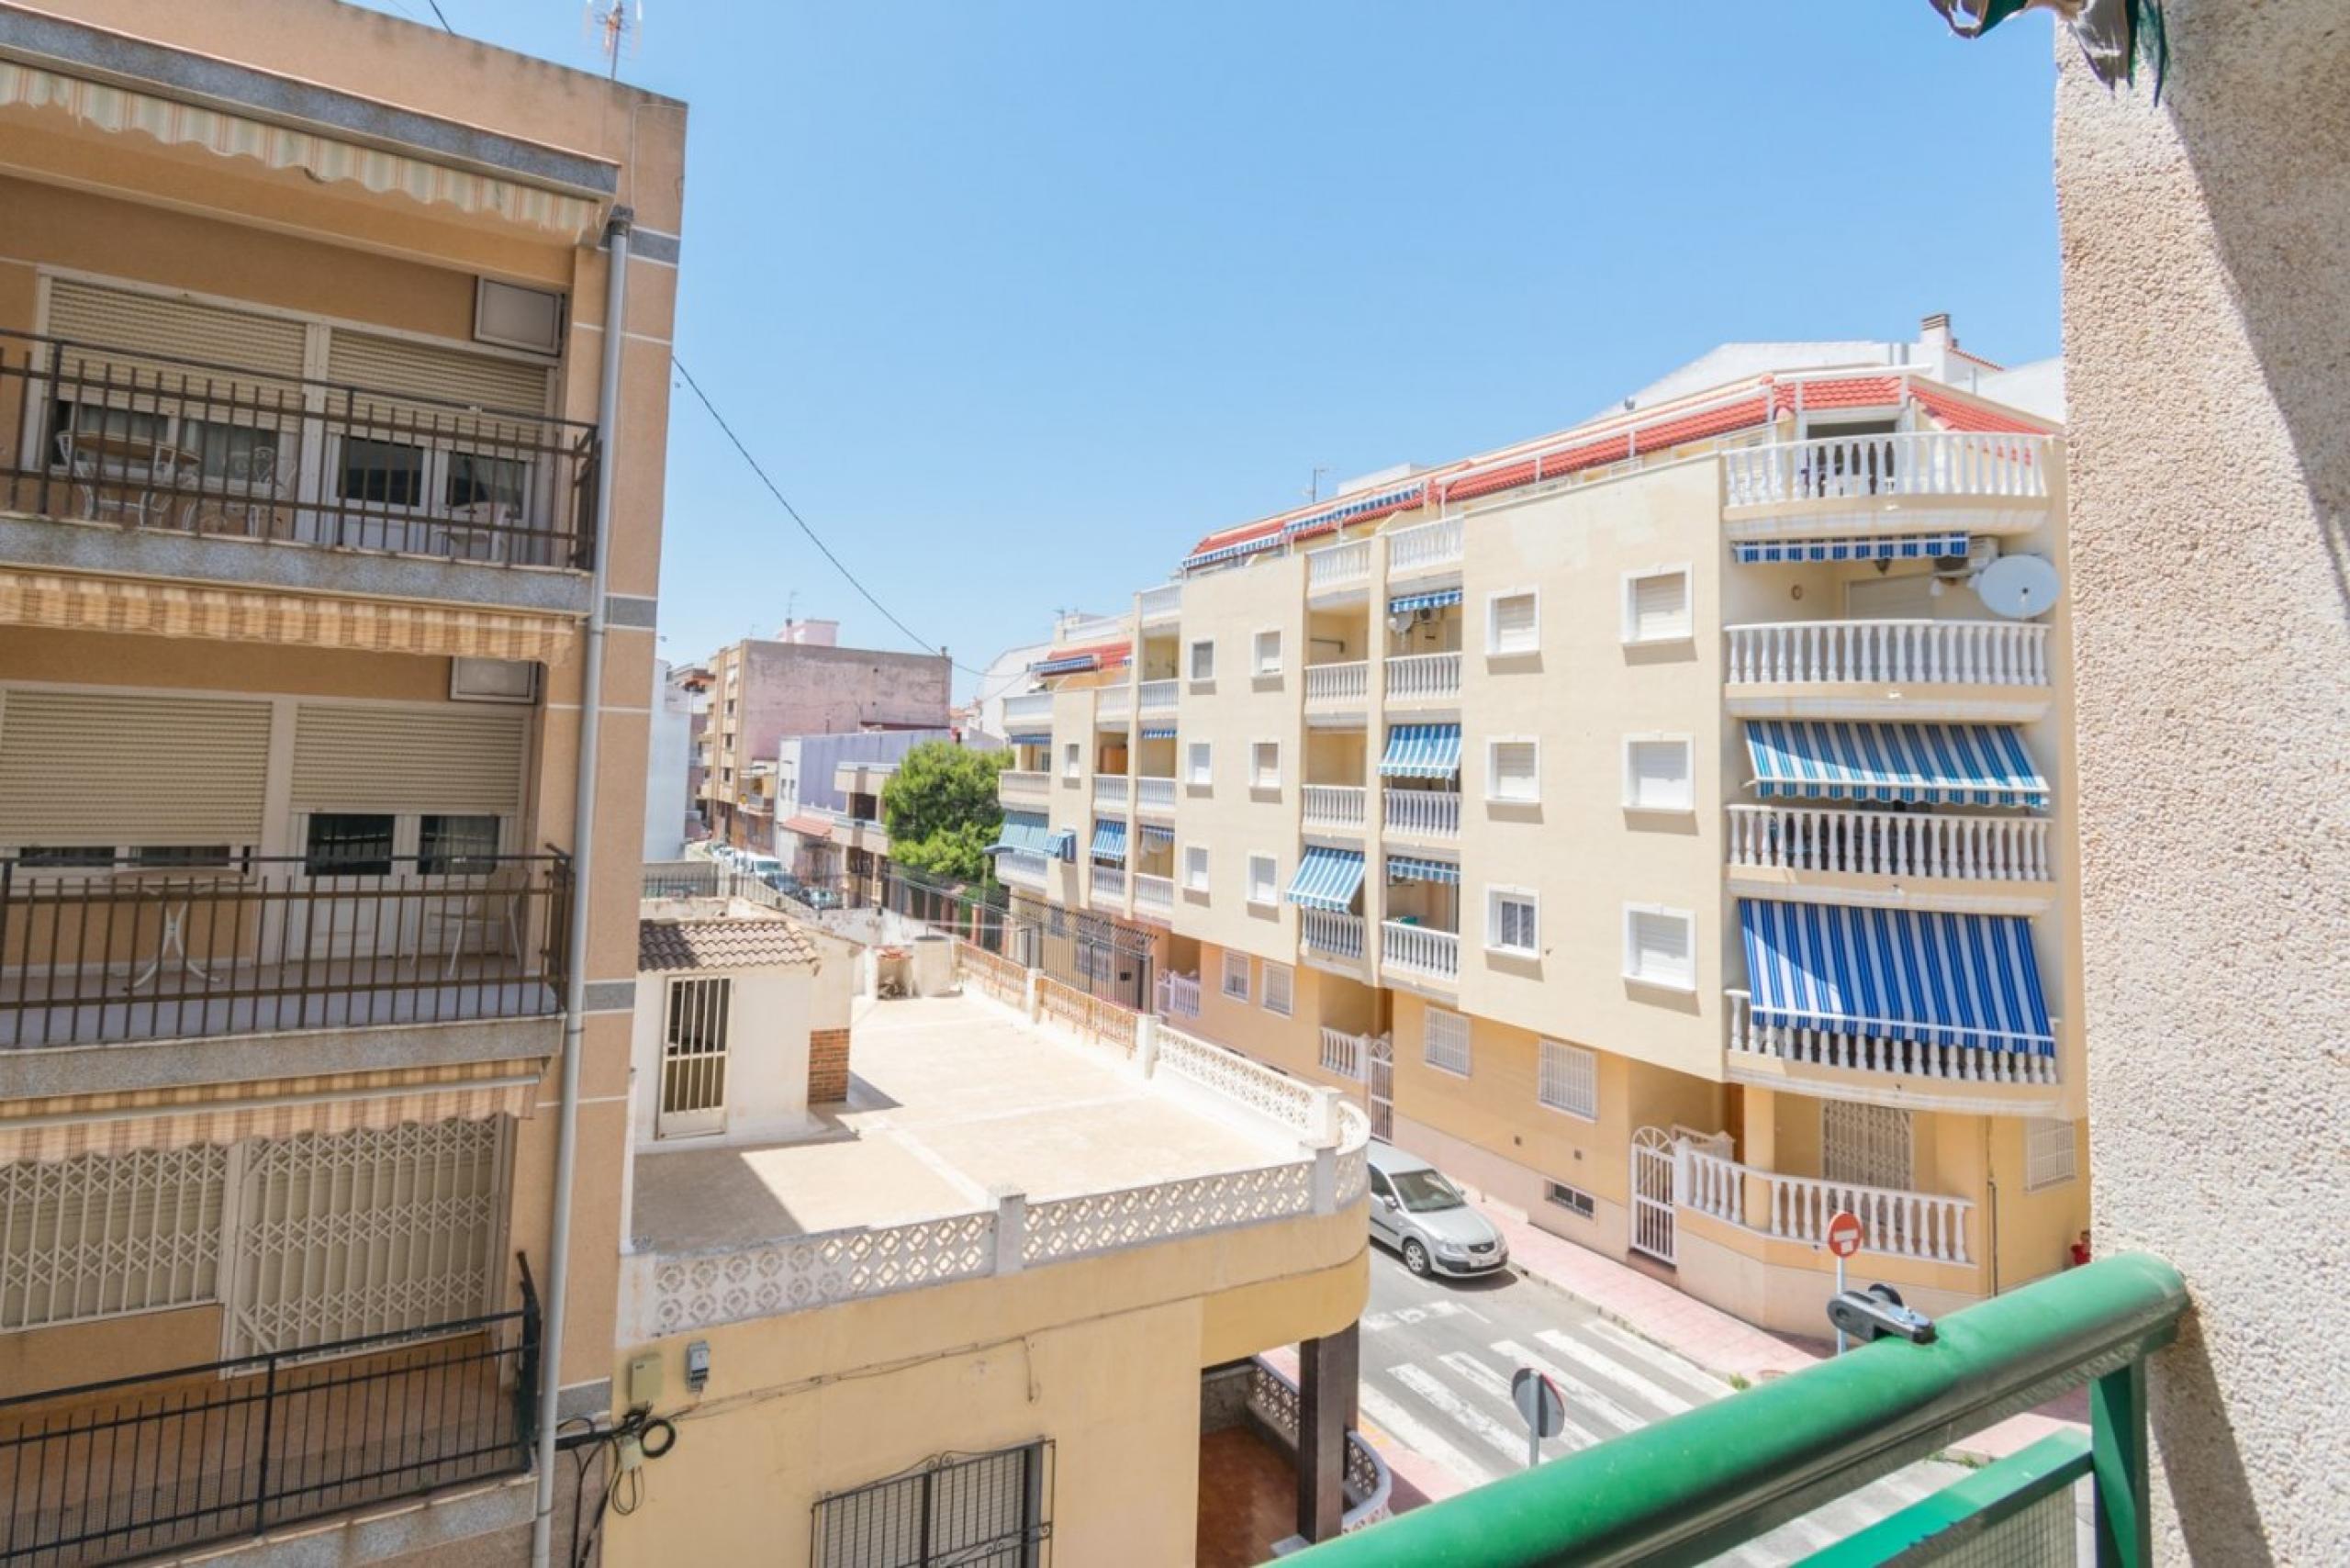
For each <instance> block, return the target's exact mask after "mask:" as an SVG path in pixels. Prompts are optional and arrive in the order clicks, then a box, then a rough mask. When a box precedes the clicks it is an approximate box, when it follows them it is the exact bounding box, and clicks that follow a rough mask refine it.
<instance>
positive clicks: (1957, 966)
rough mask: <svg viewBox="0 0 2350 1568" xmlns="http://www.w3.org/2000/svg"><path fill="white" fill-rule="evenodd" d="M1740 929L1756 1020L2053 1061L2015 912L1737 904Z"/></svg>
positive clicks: (2027, 937) (2025, 930) (2024, 926)
mask: <svg viewBox="0 0 2350 1568" xmlns="http://www.w3.org/2000/svg"><path fill="white" fill-rule="evenodd" d="M1738 923H1739V928H1740V933H1741V934H1742V935H1743V936H1744V938H1745V943H1746V979H1747V985H1748V989H1749V990H1750V991H1751V993H1752V996H1753V1006H1754V1018H1755V1021H1756V1022H1757V1023H1758V1024H1762V1025H1771V1026H1776V1027H1784V1026H1795V1027H1799V1028H1807V1029H1821V1030H1826V1031H1828V1032H1830V1033H1831V1034H1839V1035H1865V1036H1872V1037H1874V1038H1877V1039H1892V1040H1908V1041H1916V1042H1918V1043H1920V1044H1925V1045H1936V1046H1975V1047H1983V1048H1986V1049H1990V1050H2002V1051H2022V1052H2027V1053H2029V1054H2031V1055H2033V1056H2043V1057H2045V1056H2054V1055H2055V1054H2056V1041H2055V1038H2054V1031H2053V1026H2052V1025H2050V1023H2049V1021H2048V999H2047V996H2046V994H2045V993H2044V992H2043V991H2042V990H2041V984H2040V960H2039V958H2038V957H2037V956H2036V955H2035V954H2034V953H2033V952H2032V948H2031V922H2030V921H2028V920H2025V919H2022V918H2020V916H2016V915H2006V914H1950V913H1942V912H1939V911H1929V910H1911V909H1863V908H1858V907H1854V906H1850V905H1845V904H1811V903H1780V902H1775V901H1773V900H1769V899H1745V900H1742V901H1740V904H1739V912H1738Z"/></svg>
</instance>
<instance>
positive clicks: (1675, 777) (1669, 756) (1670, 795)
mask: <svg viewBox="0 0 2350 1568" xmlns="http://www.w3.org/2000/svg"><path fill="white" fill-rule="evenodd" d="M1626 774H1627V778H1626V784H1627V786H1628V788H1627V791H1626V794H1627V799H1626V801H1625V804H1627V805H1630V806H1637V807H1639V808H1641V809H1642V810H1645V811H1654V812H1662V811H1686V810H1688V809H1689V807H1690V806H1691V804H1693V797H1692V795H1691V780H1690V777H1689V743H1688V742H1686V741H1680V740H1672V741H1634V742H1632V743H1631V745H1630V747H1629V749H1628V755H1627V758H1626Z"/></svg>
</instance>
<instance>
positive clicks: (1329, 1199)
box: [1308, 1091, 1338, 1215]
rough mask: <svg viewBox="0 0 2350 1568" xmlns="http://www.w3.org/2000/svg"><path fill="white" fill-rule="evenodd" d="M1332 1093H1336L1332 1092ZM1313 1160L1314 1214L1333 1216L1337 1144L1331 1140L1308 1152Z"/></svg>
mask: <svg viewBox="0 0 2350 1568" xmlns="http://www.w3.org/2000/svg"><path fill="white" fill-rule="evenodd" d="M1332 1092H1335V1091H1332ZM1308 1153H1309V1154H1310V1156H1311V1158H1312V1159H1313V1160H1314V1175H1313V1178H1312V1181H1313V1193H1314V1212H1315V1214H1317V1215H1334V1214H1337V1212H1338V1143H1337V1138H1336V1137H1332V1139H1331V1140H1330V1141H1329V1142H1328V1143H1326V1144H1323V1145H1322V1146H1321V1147H1319V1148H1314V1149H1311V1150H1309V1151H1308Z"/></svg>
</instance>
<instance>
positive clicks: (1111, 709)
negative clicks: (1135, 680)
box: [1093, 686, 1135, 728]
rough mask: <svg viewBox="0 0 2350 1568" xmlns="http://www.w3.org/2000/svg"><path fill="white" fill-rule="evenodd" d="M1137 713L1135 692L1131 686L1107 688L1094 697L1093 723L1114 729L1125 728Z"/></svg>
mask: <svg viewBox="0 0 2350 1568" xmlns="http://www.w3.org/2000/svg"><path fill="white" fill-rule="evenodd" d="M1134 711H1135V692H1134V688H1133V687H1130V686H1105V687H1103V688H1102V689H1101V690H1100V691H1098V692H1096V693H1094V697H1093V722H1095V723H1097V724H1106V725H1109V726H1112V727H1113V728H1123V727H1124V726H1125V722H1126V721H1127V719H1129V718H1131V717H1132V716H1133V714H1134Z"/></svg>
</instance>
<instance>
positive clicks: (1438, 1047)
mask: <svg viewBox="0 0 2350 1568" xmlns="http://www.w3.org/2000/svg"><path fill="white" fill-rule="evenodd" d="M1420 1055H1421V1058H1423V1059H1424V1060H1426V1061H1427V1064H1428V1065H1429V1066H1430V1067H1440V1068H1442V1069H1443V1070H1445V1071H1447V1072H1457V1073H1459V1074H1460V1075H1461V1076H1462V1077H1463V1078H1466V1077H1467V1076H1468V1075H1469V1020H1468V1019H1467V1018H1466V1017H1464V1016H1462V1015H1461V1014H1458V1013H1452V1012H1448V1011H1447V1010H1446V1009H1444V1008H1441V1007H1431V1008H1429V1009H1428V1010H1427V1012H1426V1014H1423V1015H1422V1022H1421V1025H1420Z"/></svg>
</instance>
